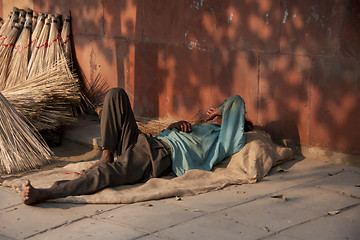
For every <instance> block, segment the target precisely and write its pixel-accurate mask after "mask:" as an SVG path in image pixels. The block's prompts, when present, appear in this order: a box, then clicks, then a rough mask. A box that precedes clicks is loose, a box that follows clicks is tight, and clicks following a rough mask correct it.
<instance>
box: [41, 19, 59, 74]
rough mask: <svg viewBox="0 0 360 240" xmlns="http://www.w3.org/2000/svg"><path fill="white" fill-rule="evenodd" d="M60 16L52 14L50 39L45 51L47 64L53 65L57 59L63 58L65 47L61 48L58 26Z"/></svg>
mask: <svg viewBox="0 0 360 240" xmlns="http://www.w3.org/2000/svg"><path fill="white" fill-rule="evenodd" d="M58 21H59V20H58V18H57V17H55V16H52V18H51V27H50V33H49V40H48V44H47V48H46V53H45V66H46V67H48V66H51V65H52V64H54V63H55V62H56V61H58V60H59V59H61V58H62V57H63V56H62V55H63V49H62V48H61V42H60V37H61V35H60V34H59V28H58Z"/></svg>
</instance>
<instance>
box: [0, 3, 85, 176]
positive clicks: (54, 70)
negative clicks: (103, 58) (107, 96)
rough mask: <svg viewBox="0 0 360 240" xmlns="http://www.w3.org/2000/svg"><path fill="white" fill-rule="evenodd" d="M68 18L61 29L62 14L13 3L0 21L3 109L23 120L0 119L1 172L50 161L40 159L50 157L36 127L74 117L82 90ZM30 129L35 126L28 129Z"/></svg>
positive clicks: (53, 125)
mask: <svg viewBox="0 0 360 240" xmlns="http://www.w3.org/2000/svg"><path fill="white" fill-rule="evenodd" d="M65 19H66V20H65V21H64V23H63V24H62V25H63V27H62V30H61V29H60V28H61V26H62V25H61V16H60V15H52V14H43V13H39V12H38V13H33V11H31V10H30V9H26V10H19V9H17V8H14V9H13V11H12V12H11V14H10V15H9V17H8V18H7V19H6V20H5V21H4V23H3V25H2V26H1V29H0V91H1V93H0V97H1V98H0V104H1V105H2V107H1V110H0V111H1V112H0V114H2V115H1V118H2V119H3V118H4V119H23V121H20V120H19V121H0V131H1V136H0V149H1V154H0V171H1V172H5V173H11V172H16V171H22V170H27V169H30V168H33V167H34V166H39V165H42V164H43V163H44V162H47V161H43V160H40V159H41V158H42V159H45V160H46V159H49V156H50V155H51V153H50V151H49V150H48V147H47V145H46V144H45V142H44V141H43V140H42V138H41V137H39V134H38V130H39V131H43V130H49V129H50V130H51V129H57V128H59V127H60V126H62V125H64V124H68V123H71V122H73V121H74V120H75V117H74V114H73V109H74V106H79V104H80V101H81V98H82V97H84V95H83V94H82V93H81V90H80V84H79V81H78V78H77V76H76V75H75V74H74V72H73V69H70V67H69V66H72V62H71V55H69V52H70V53H71V49H70V46H69V44H68V43H69V39H68V37H70V27H69V20H70V18H69V17H65ZM61 36H66V39H62V37H61ZM64 38H65V37H64ZM64 49H65V50H64ZM24 119H25V120H24ZM15 122H16V124H17V125H14V124H15ZM12 123H14V124H12ZM28 128H30V129H31V131H28V130H26V131H25V130H24V129H28ZM5 133H6V134H5ZM9 136H10V137H9ZM14 139H16V141H14ZM19 143H20V145H22V147H19ZM26 147H27V148H26ZM36 148H37V149H36ZM24 149H27V150H24ZM10 152H11V153H12V154H10ZM37 152H41V153H43V154H42V155H41V154H40V155H39V154H38V155H37V156H41V157H36V156H33V153H37ZM14 156H16V157H14ZM29 161H30V162H29Z"/></svg>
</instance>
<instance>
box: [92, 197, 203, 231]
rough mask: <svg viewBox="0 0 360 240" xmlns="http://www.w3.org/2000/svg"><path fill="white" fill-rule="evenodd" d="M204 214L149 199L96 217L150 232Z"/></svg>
mask: <svg viewBox="0 0 360 240" xmlns="http://www.w3.org/2000/svg"><path fill="white" fill-rule="evenodd" d="M203 214H204V213H201V212H192V211H187V210H186V209H185V208H183V207H180V206H174V205H171V204H167V203H165V202H163V201H149V202H144V203H136V204H131V205H125V206H122V207H120V208H118V209H115V210H112V211H110V212H107V213H104V214H100V215H97V216H94V218H96V219H98V220H101V221H106V222H110V223H117V224H121V225H123V226H131V227H134V228H138V229H142V230H144V231H148V232H156V231H158V230H161V229H164V228H168V227H171V226H173V225H176V224H179V223H181V222H185V221H189V220H190V219H192V218H195V217H198V216H200V215H203Z"/></svg>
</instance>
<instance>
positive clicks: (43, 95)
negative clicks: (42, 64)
mask: <svg viewBox="0 0 360 240" xmlns="http://www.w3.org/2000/svg"><path fill="white" fill-rule="evenodd" d="M66 65H67V62H66V60H65V59H62V60H60V61H58V62H56V63H54V64H53V65H52V66H50V67H48V68H46V69H45V70H43V71H42V72H40V73H39V74H37V75H36V76H33V77H30V78H29V79H27V80H26V81H25V82H24V83H22V84H20V85H17V86H13V87H12V88H8V89H6V90H4V91H3V94H4V96H5V97H6V98H7V99H8V100H9V102H10V103H11V104H12V105H13V106H14V107H16V108H17V109H18V110H19V111H20V112H21V113H22V114H23V115H24V116H25V117H26V118H27V119H29V120H30V121H31V122H32V123H33V125H34V126H35V127H36V128H37V129H38V130H48V129H56V128H58V127H59V126H61V125H64V124H69V123H71V122H73V121H74V120H76V119H75V118H74V117H73V115H72V114H70V113H69V111H68V108H69V104H79V103H80V97H81V92H80V88H79V84H78V83H77V82H76V81H74V80H75V79H76V78H72V79H69V77H68V73H67V72H65V71H64V70H63V69H64V68H65V67H66Z"/></svg>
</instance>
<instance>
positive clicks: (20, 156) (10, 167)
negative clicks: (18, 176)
mask: <svg viewBox="0 0 360 240" xmlns="http://www.w3.org/2000/svg"><path fill="white" fill-rule="evenodd" d="M29 124H30V123H29V122H27V121H26V119H25V118H24V117H23V116H21V114H20V113H18V112H17V111H16V110H15V109H14V108H13V107H12V106H11V105H10V103H9V102H8V101H7V100H6V98H5V97H4V96H3V95H2V94H1V93H0V171H1V173H7V174H9V173H14V172H19V171H26V170H30V169H34V168H38V167H40V166H42V165H44V164H46V163H49V162H50V159H51V158H52V155H53V153H52V152H51V150H50V149H49V147H48V146H47V144H46V143H45V141H44V140H43V139H42V137H41V136H40V134H39V133H38V132H37V131H36V130H35V129H34V128H32V127H31V126H29Z"/></svg>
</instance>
